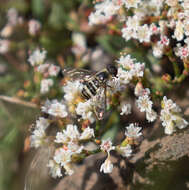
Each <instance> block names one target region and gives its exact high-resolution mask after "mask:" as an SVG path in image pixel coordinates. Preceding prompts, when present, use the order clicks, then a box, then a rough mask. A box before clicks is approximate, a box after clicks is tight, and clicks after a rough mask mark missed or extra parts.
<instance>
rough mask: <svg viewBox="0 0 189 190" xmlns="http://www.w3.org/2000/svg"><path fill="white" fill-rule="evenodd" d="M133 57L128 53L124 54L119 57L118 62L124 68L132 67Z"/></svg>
mask: <svg viewBox="0 0 189 190" xmlns="http://www.w3.org/2000/svg"><path fill="white" fill-rule="evenodd" d="M134 62H135V59H132V58H131V56H130V55H124V56H121V57H120V58H119V60H118V61H117V63H119V64H120V65H121V66H122V67H123V68H124V69H125V70H130V69H132V68H133V67H134Z"/></svg>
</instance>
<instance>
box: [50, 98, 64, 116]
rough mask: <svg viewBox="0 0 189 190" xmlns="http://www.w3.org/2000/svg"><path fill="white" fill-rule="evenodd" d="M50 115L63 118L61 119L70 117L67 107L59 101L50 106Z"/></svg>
mask: <svg viewBox="0 0 189 190" xmlns="http://www.w3.org/2000/svg"><path fill="white" fill-rule="evenodd" d="M48 113H49V114H50V115H53V116H55V117H61V118H64V117H66V116H67V115H68V112H67V111H66V106H65V105H64V104H63V103H60V102H58V101H56V102H54V103H52V104H51V105H50V107H49V109H48Z"/></svg>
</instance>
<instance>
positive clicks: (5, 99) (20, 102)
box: [0, 95, 38, 108]
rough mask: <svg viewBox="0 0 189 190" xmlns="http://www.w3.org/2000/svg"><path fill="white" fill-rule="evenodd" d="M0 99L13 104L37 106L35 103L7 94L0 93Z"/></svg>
mask: <svg viewBox="0 0 189 190" xmlns="http://www.w3.org/2000/svg"><path fill="white" fill-rule="evenodd" d="M0 100H3V101H6V102H10V103H13V104H19V105H23V106H26V107H30V108H38V105H37V104H34V103H32V102H27V101H24V100H20V99H18V98H15V97H8V96H4V95H0Z"/></svg>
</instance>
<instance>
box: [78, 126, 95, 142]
mask: <svg viewBox="0 0 189 190" xmlns="http://www.w3.org/2000/svg"><path fill="white" fill-rule="evenodd" d="M92 137H94V129H91V128H90V127H87V128H85V129H84V131H83V132H82V133H81V136H80V140H87V139H90V138H92Z"/></svg>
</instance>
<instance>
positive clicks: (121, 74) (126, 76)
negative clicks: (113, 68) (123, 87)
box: [117, 68, 133, 84]
mask: <svg viewBox="0 0 189 190" xmlns="http://www.w3.org/2000/svg"><path fill="white" fill-rule="evenodd" d="M117 77H118V78H119V80H120V82H121V83H123V84H128V83H129V82H130V81H131V80H132V77H133V76H132V74H131V72H129V71H125V70H123V69H122V68H118V72H117Z"/></svg>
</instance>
